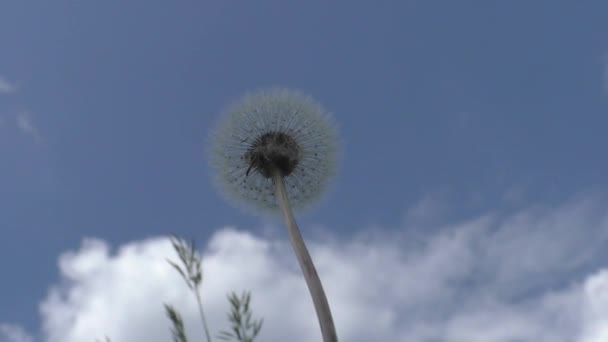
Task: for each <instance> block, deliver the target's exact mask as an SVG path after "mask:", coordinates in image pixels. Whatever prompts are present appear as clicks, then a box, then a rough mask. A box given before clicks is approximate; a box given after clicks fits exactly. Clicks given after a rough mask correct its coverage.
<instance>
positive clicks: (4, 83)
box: [0, 75, 17, 94]
mask: <svg viewBox="0 0 608 342" xmlns="http://www.w3.org/2000/svg"><path fill="white" fill-rule="evenodd" d="M16 90H17V86H16V85H14V84H12V83H10V82H9V81H8V80H7V79H5V78H4V77H2V76H1V75H0V94H10V93H13V92H15V91H16Z"/></svg>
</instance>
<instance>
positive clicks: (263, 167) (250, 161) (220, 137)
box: [213, 89, 338, 342]
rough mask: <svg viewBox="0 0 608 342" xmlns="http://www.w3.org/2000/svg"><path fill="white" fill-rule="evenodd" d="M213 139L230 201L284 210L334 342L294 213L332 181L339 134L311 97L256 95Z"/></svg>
mask: <svg viewBox="0 0 608 342" xmlns="http://www.w3.org/2000/svg"><path fill="white" fill-rule="evenodd" d="M224 115H225V118H224V121H223V122H222V124H221V125H220V127H219V128H218V130H217V133H216V135H215V144H214V147H213V162H214V166H215V168H216V170H217V172H218V178H219V180H220V183H222V184H223V185H224V187H225V188H226V189H227V191H228V192H229V193H230V194H231V195H232V198H234V199H236V200H238V201H240V202H242V203H246V204H248V205H250V206H251V207H255V208H262V209H267V210H271V211H278V209H280V210H281V212H282V213H283V215H284V217H285V222H286V224H287V229H288V232H289V238H290V240H291V245H292V247H293V249H294V253H295V255H296V257H297V259H298V263H299V264H300V269H301V270H302V273H303V274H304V279H305V280H306V284H307V285H308V289H309V291H310V294H311V297H312V300H313V304H314V306H315V310H316V313H317V317H318V319H319V325H320V327H321V334H322V336H323V341H324V342H337V341H338V338H337V335H336V329H335V326H334V322H333V318H332V315H331V311H330V309H329V304H328V302H327V298H326V296H325V291H324V290H323V286H322V284H321V280H320V279H319V276H318V274H317V271H316V269H315V266H314V264H313V262H312V259H311V257H310V254H309V253H308V250H307V248H306V245H305V244H304V240H303V239H302V235H301V234H300V230H299V228H298V225H297V223H296V221H295V218H294V216H293V212H292V205H293V206H295V207H303V206H305V205H307V204H310V203H311V202H312V200H313V199H315V198H316V197H318V196H319V195H320V193H321V192H322V190H323V188H324V186H325V185H326V183H327V181H328V180H329V178H330V177H331V176H332V175H333V173H334V168H335V150H336V133H335V130H334V129H333V127H332V125H331V124H330V121H329V118H328V115H327V113H326V112H325V111H324V110H323V109H322V108H321V106H320V105H318V104H316V103H315V102H314V101H313V100H312V99H310V98H309V97H307V96H305V95H303V94H301V93H299V92H295V91H290V90H286V89H268V90H260V91H258V92H255V93H253V94H250V95H248V96H246V97H245V98H244V99H242V100H241V101H240V102H237V103H236V104H234V105H233V106H232V107H231V108H230V109H229V110H228V111H226V113H225V114H224Z"/></svg>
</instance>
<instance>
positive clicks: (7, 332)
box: [0, 323, 34, 342]
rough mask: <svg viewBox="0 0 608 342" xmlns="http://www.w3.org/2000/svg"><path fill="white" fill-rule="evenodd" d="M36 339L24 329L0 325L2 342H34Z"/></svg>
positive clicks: (5, 324) (10, 325) (0, 341)
mask: <svg viewBox="0 0 608 342" xmlns="http://www.w3.org/2000/svg"><path fill="white" fill-rule="evenodd" d="M32 341H34V339H33V338H32V336H30V335H29V334H28V333H27V332H26V331H25V330H24V329H23V328H22V327H20V326H18V325H14V324H8V323H0V342H32Z"/></svg>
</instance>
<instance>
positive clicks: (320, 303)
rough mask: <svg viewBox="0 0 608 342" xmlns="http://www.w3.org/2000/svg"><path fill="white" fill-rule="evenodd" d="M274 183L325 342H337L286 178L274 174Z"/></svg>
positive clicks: (327, 306)
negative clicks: (296, 216) (286, 187)
mask: <svg viewBox="0 0 608 342" xmlns="http://www.w3.org/2000/svg"><path fill="white" fill-rule="evenodd" d="M274 183H275V187H276V194H277V197H278V201H279V204H280V206H281V211H282V212H283V215H284V217H285V223H286V224H287V230H288V231H289V239H290V240H291V246H292V247H293V250H294V252H295V254H296V257H297V259H298V263H299V264H300V268H301V269H302V273H303V274H304V279H305V280H306V285H308V290H309V291H310V295H311V297H312V301H313V304H314V306H315V311H316V312H317V317H318V319H319V325H320V326H321V335H322V336H323V341H324V342H337V341H338V335H337V334H336V327H335V325H334V320H333V318H332V315H331V310H330V309H329V303H328V302H327V297H326V296H325V291H324V290H323V285H322V284H321V279H320V278H319V275H318V274H317V270H316V268H315V265H314V263H313V262H312V258H311V257H310V253H308V249H307V248H306V244H305V243H304V239H303V238H302V234H301V233H300V229H299V228H298V224H297V223H296V220H295V218H294V216H293V211H292V210H291V205H290V204H289V197H288V196H287V190H286V189H285V180H284V179H283V176H282V175H281V174H280V173H279V172H275V174H274Z"/></svg>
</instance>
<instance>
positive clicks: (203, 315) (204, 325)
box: [193, 287, 211, 342]
mask: <svg viewBox="0 0 608 342" xmlns="http://www.w3.org/2000/svg"><path fill="white" fill-rule="evenodd" d="M193 290H194V295H195V296H196V302H197V303H198V312H199V314H200V315H201V321H202V322H203V329H204V330H205V335H206V336H207V342H211V335H210V334H209V327H208V326H207V320H206V319H205V313H204V312H203V302H202V301H201V295H200V293H199V292H198V288H196V287H194V288H193Z"/></svg>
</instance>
